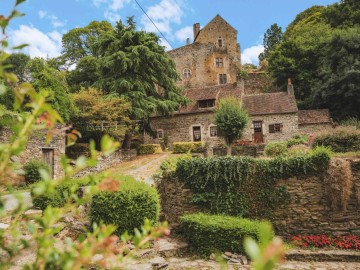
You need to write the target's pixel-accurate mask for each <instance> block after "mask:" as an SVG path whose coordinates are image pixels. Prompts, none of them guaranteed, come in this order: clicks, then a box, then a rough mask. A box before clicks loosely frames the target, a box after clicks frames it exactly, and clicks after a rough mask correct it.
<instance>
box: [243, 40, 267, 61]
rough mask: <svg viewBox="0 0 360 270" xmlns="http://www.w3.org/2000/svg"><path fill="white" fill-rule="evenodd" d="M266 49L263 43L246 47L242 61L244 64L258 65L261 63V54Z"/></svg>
mask: <svg viewBox="0 0 360 270" xmlns="http://www.w3.org/2000/svg"><path fill="white" fill-rule="evenodd" d="M263 51H264V46H263V45H255V46H252V47H250V48H246V49H245V50H243V52H242V54H241V62H242V64H247V63H249V64H254V65H257V64H258V63H259V58H258V56H259V54H260V53H262V52H263Z"/></svg>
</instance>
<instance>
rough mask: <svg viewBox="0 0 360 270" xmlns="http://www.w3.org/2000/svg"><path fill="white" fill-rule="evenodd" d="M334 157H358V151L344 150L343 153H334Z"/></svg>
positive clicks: (359, 153) (359, 156)
mask: <svg viewBox="0 0 360 270" xmlns="http://www.w3.org/2000/svg"><path fill="white" fill-rule="evenodd" d="M334 157H339V158H360V151H355V152H345V153H334Z"/></svg>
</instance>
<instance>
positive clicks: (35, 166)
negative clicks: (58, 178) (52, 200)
mask: <svg viewBox="0 0 360 270" xmlns="http://www.w3.org/2000/svg"><path fill="white" fill-rule="evenodd" d="M40 170H45V171H46V172H48V173H49V172H50V169H49V166H48V165H47V164H46V163H45V162H43V161H40V160H31V161H29V162H28V163H26V164H25V165H24V176H25V182H26V184H33V183H35V182H38V181H40V180H41V175H40Z"/></svg>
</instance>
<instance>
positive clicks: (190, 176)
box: [175, 147, 331, 218]
mask: <svg viewBox="0 0 360 270" xmlns="http://www.w3.org/2000/svg"><path fill="white" fill-rule="evenodd" d="M330 156H331V152H330V151H329V150H328V149H326V148H323V147H320V148H316V149H314V150H312V151H310V152H309V153H308V154H307V155H305V156H297V157H289V158H285V157H279V158H274V159H254V158H249V157H230V156H227V157H212V158H206V159H204V158H192V159H180V160H179V161H178V163H177V168H176V171H175V176H176V177H177V178H178V179H179V180H180V181H181V182H183V183H184V184H185V186H186V187H187V188H189V189H190V190H191V191H192V192H193V194H194V195H193V198H192V202H193V203H196V204H198V205H200V206H203V207H204V208H206V209H209V210H210V211H211V213H214V214H228V215H234V216H242V217H252V218H253V217H258V218H263V217H266V218H268V217H271V214H272V212H273V210H275V209H276V208H277V207H278V206H279V205H281V204H284V203H286V202H287V201H288V199H289V196H290V195H289V193H288V192H287V190H286V186H278V185H276V183H277V182H278V180H280V179H288V178H290V177H294V176H304V175H320V174H321V173H323V172H324V171H325V170H326V169H327V168H328V165H329V161H330Z"/></svg>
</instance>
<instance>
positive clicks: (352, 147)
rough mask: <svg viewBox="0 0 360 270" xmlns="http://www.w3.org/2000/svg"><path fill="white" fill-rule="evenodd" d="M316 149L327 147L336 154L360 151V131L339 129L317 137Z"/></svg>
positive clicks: (348, 128) (347, 128)
mask: <svg viewBox="0 0 360 270" xmlns="http://www.w3.org/2000/svg"><path fill="white" fill-rule="evenodd" d="M313 146H314V147H316V146H326V147H329V148H331V150H332V151H334V152H354V151H359V150H360V130H357V129H354V128H351V127H338V128H336V129H333V130H331V131H327V132H323V133H320V134H318V135H316V136H315V138H314V144H313Z"/></svg>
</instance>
